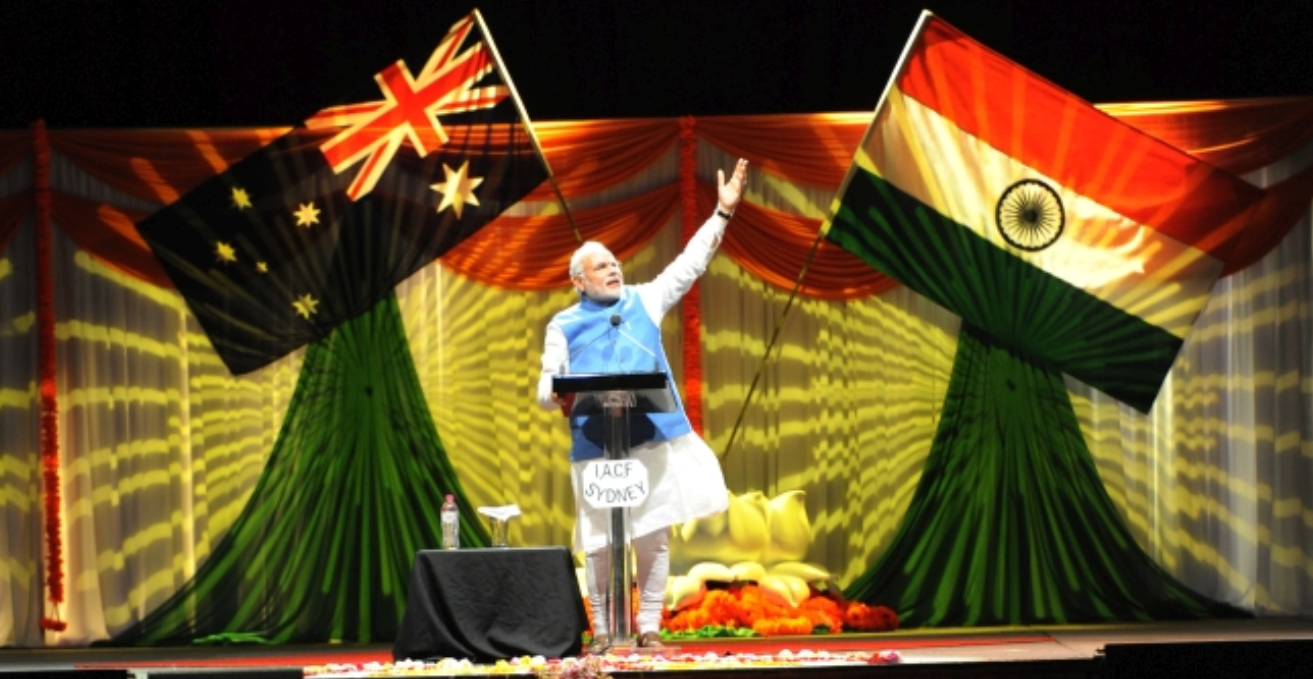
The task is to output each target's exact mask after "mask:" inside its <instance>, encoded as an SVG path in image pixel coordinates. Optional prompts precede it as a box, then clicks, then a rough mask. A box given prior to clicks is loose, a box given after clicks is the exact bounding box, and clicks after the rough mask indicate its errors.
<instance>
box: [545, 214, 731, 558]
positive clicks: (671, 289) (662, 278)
mask: <svg viewBox="0 0 1313 679" xmlns="http://www.w3.org/2000/svg"><path fill="white" fill-rule="evenodd" d="M725 225H726V220H724V219H722V218H720V217H715V216H713V217H711V218H710V219H708V220H707V221H706V222H705V223H704V224H703V225H702V227H701V228H699V229H698V232H697V233H696V234H694V236H693V238H692V239H691V240H690V241H689V243H688V246H687V247H685V248H684V252H683V253H681V254H680V255H679V256H678V257H676V258H675V261H673V262H671V263H670V265H669V266H667V267H666V268H665V270H664V271H662V272H661V274H660V275H658V276H657V277H656V278H655V279H653V280H652V281H651V282H650V283H641V284H638V285H634V286H632V288H631V289H632V291H633V292H636V293H637V294H638V295H639V298H640V299H641V300H642V302H643V308H644V309H645V310H646V311H647V313H648V315H649V316H651V318H652V322H653V323H655V324H656V326H657V327H658V328H659V327H661V319H662V318H663V317H664V316H665V315H666V312H668V311H670V309H671V308H673V307H674V306H675V305H676V304H678V303H679V300H680V299H682V298H683V297H684V295H685V293H687V292H688V291H689V288H692V287H693V284H694V283H696V282H697V279H698V278H699V277H700V276H701V275H702V274H703V272H705V271H706V270H707V265H708V264H710V263H711V258H712V257H713V256H714V255H715V254H716V248H718V247H720V239H721V236H722V235H723V234H724V232H725ZM569 363H570V349H569V346H568V343H567V342H566V339H565V334H564V333H563V332H562V331H561V328H560V326H558V325H557V324H556V322H555V321H553V322H551V323H548V324H547V334H546V338H545V341H544V346H543V356H542V374H541V375H540V376H539V379H538V404H539V405H540V406H542V407H543V408H546V409H556V408H558V407H559V406H557V405H556V403H555V402H553V401H552V378H553V377H555V376H556V375H559V374H562V373H563V372H564V371H568V370H569V369H570V366H569ZM630 457H631V458H632V459H636V460H639V461H641V462H642V463H643V466H645V467H647V474H648V485H649V491H648V497H647V500H646V501H645V502H644V503H643V504H642V505H640V506H638V507H633V508H631V509H630V510H629V520H630V528H629V536H630V538H636V537H640V536H643V535H647V534H648V533H652V532H654V531H657V530H662V529H665V528H668V527H669V526H672V525H674V524H677V523H683V522H685V521H691V520H693V519H696V518H701V517H704V516H709V515H712V514H715V513H717V512H722V511H725V510H726V509H727V508H728V507H729V490H728V489H727V488H726V486H725V477H724V474H722V473H721V470H720V461H719V460H718V459H716V454H715V453H714V452H712V450H711V448H710V446H708V445H707V444H706V442H705V441H703V440H702V437H700V436H698V435H697V434H696V433H690V434H685V435H683V436H678V437H675V438H673V439H671V440H669V441H660V442H655V443H648V444H644V445H641V446H636V447H634V448H632V449H631V450H630ZM589 462H590V461H589V460H584V461H579V462H572V463H571V465H570V466H571V474H570V477H571V480H572V481H573V485H574V497H575V507H576V519H575V528H574V549H575V550H576V551H581V550H582V551H594V550H598V549H602V548H603V547H605V546H606V545H607V542H608V534H607V533H608V531H607V527H608V525H609V523H610V514H611V510H610V509H594V508H593V507H592V506H591V505H589V504H588V503H587V502H586V501H584V500H583V498H582V497H581V496H580V488H581V486H582V482H581V477H582V474H583V469H584V467H585V466H587V465H588V463H589Z"/></svg>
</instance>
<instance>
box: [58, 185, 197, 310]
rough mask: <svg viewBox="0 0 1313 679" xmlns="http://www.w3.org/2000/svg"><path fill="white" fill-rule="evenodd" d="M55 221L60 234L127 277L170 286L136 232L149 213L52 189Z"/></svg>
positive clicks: (158, 263) (165, 286) (166, 275)
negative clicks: (61, 232) (138, 224)
mask: <svg viewBox="0 0 1313 679" xmlns="http://www.w3.org/2000/svg"><path fill="white" fill-rule="evenodd" d="M52 194H53V197H54V218H55V223H56V224H58V225H59V228H60V229H61V230H63V232H64V235H66V236H68V237H69V239H70V240H72V241H73V242H74V243H77V246H78V247H79V248H81V249H83V250H86V251H87V252H88V253H90V254H91V256H92V257H95V258H96V259H99V260H100V261H102V262H104V263H105V264H106V265H108V266H111V267H113V268H115V269H118V270H119V271H122V272H123V273H126V274H128V275H129V276H134V277H136V278H140V279H141V280H144V281H148V282H150V283H154V284H155V285H158V286H160V287H164V288H168V287H173V281H171V280H170V279H169V274H168V273H166V272H165V271H164V267H163V266H161V265H160V262H159V260H158V259H156V258H155V254H154V253H153V252H151V250H150V246H149V245H147V244H146V241H145V240H144V239H142V237H141V234H139V233H137V227H136V223H137V222H138V221H140V220H142V219H145V218H146V217H147V216H148V215H149V214H150V213H149V212H145V211H140V210H129V209H127V208H121V207H116V206H113V205H109V204H106V203H99V202H96V201H93V200H87V199H85V198H80V197H78V196H75V195H73V194H70V193H64V192H63V191H53V192H52Z"/></svg>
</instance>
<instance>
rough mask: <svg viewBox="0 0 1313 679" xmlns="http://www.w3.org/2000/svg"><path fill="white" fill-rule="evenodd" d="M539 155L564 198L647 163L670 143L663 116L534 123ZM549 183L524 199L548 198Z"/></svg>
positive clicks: (600, 185)
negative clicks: (540, 146) (549, 167)
mask: <svg viewBox="0 0 1313 679" xmlns="http://www.w3.org/2000/svg"><path fill="white" fill-rule="evenodd" d="M533 127H534V132H535V133H536V134H537V136H538V142H539V143H540V144H541V145H542V150H543V155H544V156H546V157H547V164H548V165H549V166H551V168H552V173H553V174H554V175H555V177H556V182H557V184H558V185H559V186H560V188H561V193H563V194H565V196H566V198H571V197H574V196H581V195H585V194H589V193H596V192H597V191H600V190H602V189H605V188H609V187H610V186H613V185H615V184H619V183H620V182H623V181H625V180H627V179H630V178H631V177H633V176H634V175H636V174H638V173H639V172H641V171H642V170H644V169H646V168H648V167H650V166H651V165H652V164H653V163H655V162H656V161H657V159H659V158H660V157H661V155H662V154H664V153H665V152H666V151H667V150H668V149H669V148H670V147H671V145H673V144H674V143H675V138H676V133H677V132H678V129H677V128H676V127H675V126H674V125H671V123H670V121H669V120H667V119H664V118H652V119H644V120H585V121H578V122H549V123H534V126H533ZM553 199H555V192H554V191H553V189H552V185H551V183H550V182H549V183H547V184H544V185H542V186H540V187H538V188H537V189H536V190H534V191H533V192H532V193H530V194H529V195H528V196H526V197H525V200H553Z"/></svg>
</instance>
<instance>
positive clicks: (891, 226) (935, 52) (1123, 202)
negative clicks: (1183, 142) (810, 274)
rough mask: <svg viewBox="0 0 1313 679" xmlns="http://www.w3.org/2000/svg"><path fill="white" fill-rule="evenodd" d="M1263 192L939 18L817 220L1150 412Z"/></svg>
mask: <svg viewBox="0 0 1313 679" xmlns="http://www.w3.org/2000/svg"><path fill="white" fill-rule="evenodd" d="M1261 197H1262V190H1261V189H1258V188H1257V187H1254V186H1253V185H1251V184H1248V183H1246V182H1244V181H1242V180H1240V179H1239V178H1237V177H1235V176H1233V175H1230V174H1228V173H1226V172H1223V171H1222V170H1219V169H1217V168H1215V167H1212V166H1210V165H1208V164H1206V163H1203V162H1201V161H1199V160H1198V159H1196V158H1194V157H1192V156H1190V155H1188V154H1186V153H1185V152H1183V151H1181V150H1179V149H1177V148H1175V147H1173V146H1170V145H1168V144H1165V143H1163V142H1161V141H1159V140H1157V139H1155V138H1153V137H1150V136H1149V135H1146V134H1144V133H1141V132H1139V131H1137V130H1136V129H1135V128H1133V127H1130V126H1128V125H1126V124H1125V123H1122V122H1119V121H1118V120H1116V119H1115V118H1112V117H1111V116H1109V115H1107V114H1105V113H1102V112H1101V111H1099V110H1098V109H1096V108H1094V107H1093V106H1092V105H1090V104H1089V103H1087V102H1085V101H1083V100H1081V99H1080V98H1078V97H1076V96H1074V95H1072V94H1070V93H1068V92H1066V91H1064V90H1062V89H1061V88H1058V87H1056V86H1054V85H1053V84H1052V83H1049V82H1048V81H1046V80H1044V79H1043V78H1040V77H1038V76H1036V75H1035V74H1033V73H1031V72H1029V71H1027V70H1026V69H1024V68H1022V67H1021V66H1019V65H1017V64H1015V63H1012V62H1011V61H1009V60H1007V59H1006V58H1004V57H1002V56H1000V55H998V54H996V53H994V52H992V51H990V50H989V49H988V48H986V47H984V46H983V45H981V44H980V43H977V42H975V41H974V40H972V39H971V38H969V37H967V36H966V35H965V34H963V33H961V32H960V31H958V30H957V29H955V28H953V27H952V26H949V25H948V24H946V23H944V22H943V21H941V20H939V19H938V18H937V17H935V16H933V15H931V14H930V13H928V12H927V13H924V14H923V15H922V17H921V20H920V21H919V23H918V24H917V30H916V31H914V32H913V35H912V39H911V41H910V42H909V43H908V46H907V48H906V51H905V52H904V54H903V58H902V60H901V61H900V63H899V66H898V69H897V70H896V71H895V73H894V76H893V79H892V81H891V82H890V85H889V87H888V89H887V90H886V91H885V93H884V96H883V97H882V99H881V101H880V104H879V105H878V106H877V107H876V111H875V120H874V121H873V122H872V124H871V126H870V128H868V130H867V132H866V136H865V138H864V139H863V141H862V144H861V146H860V147H859V148H858V150H857V154H856V157H855V159H854V161H853V165H852V167H851V168H850V169H849V171H848V175H847V177H846V178H845V179H844V183H843V185H842V187H841V188H840V190H839V193H838V195H837V196H836V198H835V203H834V206H833V208H832V210H831V214H832V215H833V216H832V217H831V218H830V219H829V220H827V222H826V224H825V225H824V227H823V228H824V229H825V230H826V237H827V238H828V239H829V240H830V241H832V242H834V243H836V244H838V245H839V246H841V247H843V248H844V249H846V250H848V251H850V252H852V253H854V254H855V255H857V256H858V257H861V258H862V259H863V260H865V261H866V262H867V263H869V264H870V265H871V266H873V267H874V268H876V269H878V270H880V271H883V272H885V273H886V274H888V275H889V276H891V277H893V278H894V279H896V280H898V281H900V282H902V283H903V284H904V285H907V286H908V287H910V288H912V289H914V290H916V291H917V292H919V293H921V294H923V295H925V296H927V297H929V298H930V299H932V300H934V301H936V302H937V303H939V304H942V305H943V306H944V307H945V308H947V309H949V310H951V311H953V312H954V313H957V314H959V315H961V316H962V318H963V321H964V322H968V323H971V324H973V325H975V326H977V327H979V328H981V329H982V330H984V331H985V332H986V333H987V334H989V335H990V336H992V337H993V338H994V339H996V340H997V341H999V342H1000V343H1001V344H1003V345H1004V346H1007V347H1009V348H1010V349H1011V350H1013V351H1016V352H1018V353H1020V354H1022V355H1025V356H1026V357H1027V358H1029V359H1030V360H1033V361H1035V362H1036V363H1038V364H1040V365H1044V366H1048V367H1051V368H1053V369H1055V370H1059V371H1061V372H1065V373H1067V374H1069V375H1072V376H1073V377H1075V378H1077V379H1079V380H1081V381H1083V382H1085V383H1086V384H1089V385H1090V386H1093V387H1095V388H1097V389H1100V390H1101V391H1103V392H1105V393H1107V394H1109V395H1110V396H1113V397H1114V398H1117V399H1119V400H1121V401H1123V402H1124V403H1126V404H1128V405H1131V406H1133V407H1135V408H1136V409H1138V410H1140V411H1142V412H1147V411H1148V410H1149V408H1150V407H1152V405H1153V402H1154V399H1155V397H1156V396H1157V394H1158V391H1159V389H1160V387H1161V385H1162V382H1163V380H1164V379H1165V378H1166V376H1167V373H1168V371H1169V370H1170V369H1171V366H1172V363H1173V362H1174V361H1175V359H1176V354H1177V352H1178V350H1179V349H1180V347H1181V344H1182V342H1183V340H1184V338H1185V335H1186V333H1187V332H1189V329H1190V326H1191V325H1193V323H1194V320H1195V317H1196V316H1198V314H1199V311H1200V310H1201V309H1202V308H1203V305H1204V303H1205V301H1206V300H1207V298H1208V295H1209V291H1210V290H1211V288H1212V285H1213V282H1214V281H1215V280H1216V279H1217V277H1218V274H1219V273H1220V272H1221V270H1222V266H1223V264H1224V263H1225V262H1226V258H1227V256H1228V255H1229V253H1230V250H1231V248H1232V246H1233V245H1234V244H1235V242H1236V239H1237V237H1238V236H1239V234H1240V232H1241V231H1242V230H1243V228H1244V226H1245V224H1246V223H1247V220H1246V216H1247V212H1246V210H1247V209H1248V208H1249V207H1250V206H1251V205H1252V204H1254V203H1255V202H1257V201H1258V200H1259V199H1260V198H1261Z"/></svg>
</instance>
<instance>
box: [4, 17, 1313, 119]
mask: <svg viewBox="0 0 1313 679" xmlns="http://www.w3.org/2000/svg"><path fill="white" fill-rule="evenodd" d="M475 7H477V8H479V9H480V11H481V12H482V13H483V16H484V19H485V21H486V22H487V24H488V26H489V29H490V30H491V32H492V35H493V38H494V40H495V41H496V43H497V47H498V49H499V51H500V52H501V55H502V59H503V61H504V63H505V64H506V67H507V69H508V70H509V71H510V73H511V76H512V78H513V79H514V80H515V83H516V86H517V89H518V90H519V92H520V95H521V98H522V99H523V101H524V104H525V107H526V109H527V110H528V112H529V115H530V117H531V118H533V119H535V120H577V119H594V118H620V117H626V118H628V117H669V116H679V115H702V116H706V115H724V114H765V113H785V112H821V111H864V110H872V109H874V107H875V104H876V101H877V99H878V98H879V96H880V93H881V91H882V90H883V89H884V86H885V84H886V82H887V80H888V78H889V75H890V73H891V72H892V70H893V68H894V65H895V64H896V62H897V59H898V56H899V54H900V53H901V51H902V49H903V46H904V44H905V43H906V41H907V39H908V37H909V35H910V33H911V31H912V29H913V27H914V25H915V23H916V19H917V17H918V15H919V13H920V11H921V9H923V8H928V9H930V10H932V11H934V12H936V13H937V14H938V15H939V16H941V17H942V18H944V19H945V20H947V21H948V22H949V23H951V24H953V25H955V26H957V27H958V28H959V29H961V30H963V31H965V32H966V33H967V34H969V35H971V36H972V37H974V38H975V39H977V40H979V41H981V42H983V43H984V44H986V45H987V46H989V47H992V48H993V49H995V50H996V51H998V52H1001V53H1002V54H1004V55H1005V56H1007V57H1009V58H1011V59H1013V60H1015V61H1017V62H1019V63H1021V64H1023V65H1025V66H1027V67H1029V68H1030V69H1031V70H1034V71H1036V72H1038V73H1039V74H1040V75H1042V76H1045V77H1047V78H1049V79H1050V80H1052V81H1054V82H1055V83H1057V84H1058V85H1060V86H1062V87H1064V88H1066V89H1068V90H1070V91H1072V92H1074V93H1076V94H1077V95H1079V96H1081V97H1083V98H1085V99H1087V100H1090V101H1092V102H1096V103H1111V102H1124V101H1164V100H1184V99H1207V98H1247V97H1265V96H1288V95H1313V38H1311V37H1310V36H1313V2H1307V1H1305V0H1290V1H1288V2H1276V1H1274V0H1250V1H1248V2H1238V1H1234V0H1221V2H1213V3H1209V2H1205V1H1204V0H1191V1H1185V0H1160V1H1156V2H1155V1H1153V0H1144V1H1142V2H1136V3H1130V2H1126V3H1122V2H1112V1H1110V0H1109V1H1105V2H1067V1H1060V0H1050V1H1048V2H1038V1H1035V0H1013V1H1011V2H1006V1H999V2H989V1H985V0H977V1H976V2H962V1H960V0H955V1H943V0H922V1H920V2H907V1H903V0H891V1H889V2H876V1H873V0H866V1H858V0H831V1H828V2H827V1H825V0H812V1H810V2H786V1H784V0H755V1H750V0H703V1H701V2H692V1H689V0H609V1H605V2H603V1H600V0H573V1H571V0H427V1H418V0H412V1H408V2H403V1H401V0H340V1H339V2H331V1H329V0H319V1H311V0H208V1H207V0H170V1H163V0H160V1H147V0H120V1H118V2H95V1H91V0H83V1H75V0H21V1H16V0H0V12H3V14H0V114H2V118H0V128H15V127H26V126H28V125H30V124H31V123H32V121H34V120H36V119H38V118H40V119H44V120H45V121H46V124H47V125H49V126H50V127H56V128H69V127H172V126H253V125H296V124H300V123H301V122H302V121H303V120H304V119H305V118H306V117H307V116H308V115H310V114H312V113H314V112H315V111H317V110H319V109H320V108H323V107H325V106H328V105H331V104H334V103H342V102H344V101H347V100H353V99H356V98H357V97H359V98H360V100H369V99H376V98H378V96H377V89H376V88H375V87H374V85H373V80H372V77H373V74H374V73H376V72H378V71H379V70H381V69H382V68H383V67H384V66H386V65H387V64H389V63H391V62H392V61H394V60H396V59H398V58H404V59H406V61H407V64H408V66H409V67H410V68H411V70H412V71H417V70H419V68H421V67H422V65H423V61H424V59H425V58H426V57H427V55H428V54H429V53H430V52H431V51H432V50H433V49H434V48H435V47H436V46H437V43H438V41H439V40H440V39H441V37H442V36H443V35H444V34H445V33H446V31H447V29H448V28H449V27H450V26H451V24H452V23H453V22H454V21H455V20H456V19H457V18H459V17H460V16H463V15H464V14H467V13H468V12H469V11H470V10H471V9H473V8H475Z"/></svg>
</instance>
